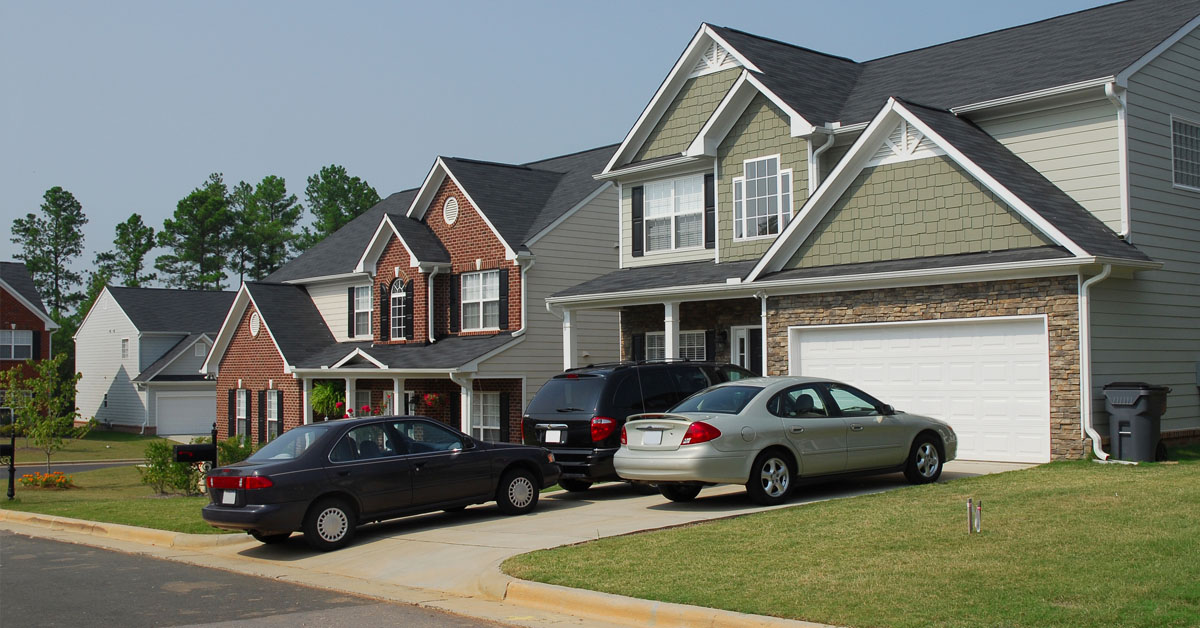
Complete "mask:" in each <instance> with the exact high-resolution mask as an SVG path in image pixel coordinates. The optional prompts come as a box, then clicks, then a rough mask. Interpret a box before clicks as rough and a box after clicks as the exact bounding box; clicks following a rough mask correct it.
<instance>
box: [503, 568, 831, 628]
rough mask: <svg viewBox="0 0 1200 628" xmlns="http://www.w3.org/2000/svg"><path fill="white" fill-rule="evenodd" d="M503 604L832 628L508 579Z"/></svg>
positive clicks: (646, 619) (624, 619) (655, 619)
mask: <svg viewBox="0 0 1200 628" xmlns="http://www.w3.org/2000/svg"><path fill="white" fill-rule="evenodd" d="M504 601H505V602H508V603H511V604H516V605H518V606H525V607H528V608H536V609H538V610H543V611H550V612H554V613H562V614H565V615H573V616H576V617H585V618H588V619H597V620H604V621H609V622H615V623H620V624H626V625H630V626H654V627H655V628H690V627H692V626H705V627H706V628H833V627H831V626H829V625H828V624H817V623H813V622H807V621H797V620H794V619H781V618H778V617H768V616H765V615H750V614H746V613H736V612H733V611H724V610H718V609H715V608H705V607H703V606H690V605H687V604H674V603H671V602H655V601H651V600H642V599H638V598H632V597H626V596H624V595H614V594H612V593H600V592H598V591H586V590H583V589H572V588H569V587H560V586H558V585H553V584H542V583H539V582H529V581H528V580H517V579H515V578H512V579H510V580H509V583H508V589H507V591H506V592H505V596H504Z"/></svg>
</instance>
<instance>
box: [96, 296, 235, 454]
mask: <svg viewBox="0 0 1200 628" xmlns="http://www.w3.org/2000/svg"><path fill="white" fill-rule="evenodd" d="M233 297H234V293H233V292H230V291H225V292H219V291H208V290H171V289H164V288H126V287H121V286H105V288H104V289H103V290H102V291H101V292H100V294H99V295H98V296H97V297H96V301H95V302H94V303H92V307H91V308H89V309H88V312H87V315H86V316H84V318H83V321H82V322H80V323H79V329H78V330H77V331H76V332H75V370H77V371H79V374H80V378H79V383H78V385H77V386H76V394H75V406H76V407H77V408H78V409H79V413H80V415H81V416H82V417H84V418H85V419H90V418H93V417H94V418H95V419H96V421H98V422H99V423H100V425H102V426H104V427H106V428H110V429H118V430H124V431H138V432H142V433H150V434H159V435H163V436H167V435H180V436H182V435H200V434H208V433H209V432H210V431H211V430H212V424H213V422H214V420H215V419H216V412H217V402H216V382H214V381H212V380H210V379H207V378H205V377H204V375H203V374H202V373H201V372H200V366H201V365H202V364H204V358H205V357H206V356H207V355H208V349H209V347H211V346H212V342H213V337H214V336H216V333H217V330H218V329H220V327H221V322H222V321H224V320H225V313H226V312H227V311H228V310H229V306H230V305H231V304H232V303H233Z"/></svg>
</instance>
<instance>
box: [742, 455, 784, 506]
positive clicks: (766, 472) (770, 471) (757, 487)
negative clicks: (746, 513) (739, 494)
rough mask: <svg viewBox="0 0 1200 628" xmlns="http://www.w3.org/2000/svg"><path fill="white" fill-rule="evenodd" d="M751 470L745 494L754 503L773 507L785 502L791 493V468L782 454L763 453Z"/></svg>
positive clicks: (755, 460)
mask: <svg viewBox="0 0 1200 628" xmlns="http://www.w3.org/2000/svg"><path fill="white" fill-rule="evenodd" d="M751 469H753V470H752V471H751V472H750V478H749V481H748V482H746V493H747V494H749V495H750V499H751V500H752V501H753V502H754V503H756V504H760V505H763V506H774V505H776V504H782V503H783V502H785V501H787V498H788V497H789V496H790V495H791V493H792V466H791V464H790V463H789V462H788V461H787V459H785V457H784V454H783V453H781V452H780V451H778V450H767V451H764V452H762V453H761V454H759V455H758V457H757V458H755V459H754V466H753V467H751Z"/></svg>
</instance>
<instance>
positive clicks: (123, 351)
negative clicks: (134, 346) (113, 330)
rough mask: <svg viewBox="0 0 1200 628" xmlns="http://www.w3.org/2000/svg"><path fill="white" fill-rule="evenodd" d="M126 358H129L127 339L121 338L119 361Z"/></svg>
mask: <svg viewBox="0 0 1200 628" xmlns="http://www.w3.org/2000/svg"><path fill="white" fill-rule="evenodd" d="M128 357H129V339H128V338H122V339H121V359H122V360H124V359H126V358H128Z"/></svg>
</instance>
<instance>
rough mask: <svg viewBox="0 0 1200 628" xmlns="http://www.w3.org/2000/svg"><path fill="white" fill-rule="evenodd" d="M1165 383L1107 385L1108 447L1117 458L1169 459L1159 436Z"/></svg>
mask: <svg viewBox="0 0 1200 628" xmlns="http://www.w3.org/2000/svg"><path fill="white" fill-rule="evenodd" d="M1169 392H1171V389H1170V388H1168V387H1166V386H1153V385H1150V384H1147V383H1145V382H1113V383H1111V384H1107V385H1106V386H1105V387H1104V409H1105V410H1106V411H1108V417H1109V418H1108V435H1109V438H1111V439H1112V442H1111V443H1110V444H1109V451H1111V452H1112V457H1113V458H1116V459H1118V460H1134V461H1146V462H1152V461H1155V460H1166V458H1167V456H1166V454H1167V450H1166V447H1164V446H1162V443H1161V442H1160V440H1159V433H1160V431H1161V429H1162V415H1163V413H1165V412H1166V411H1167V393H1169Z"/></svg>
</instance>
